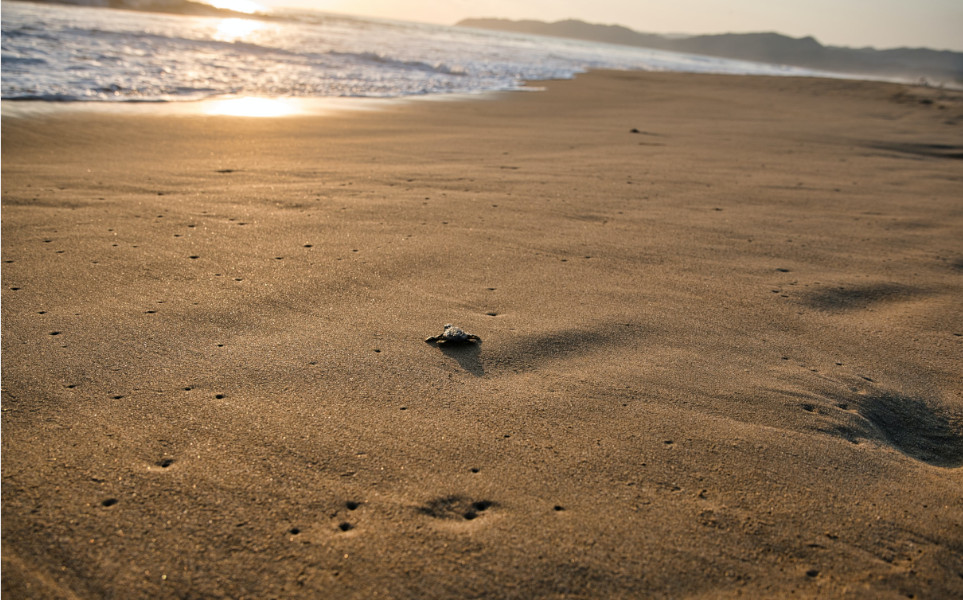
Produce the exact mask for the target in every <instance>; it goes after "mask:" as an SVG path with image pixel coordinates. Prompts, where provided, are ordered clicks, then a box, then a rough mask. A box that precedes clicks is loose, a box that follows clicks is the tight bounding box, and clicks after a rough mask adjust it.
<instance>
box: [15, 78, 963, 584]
mask: <svg viewBox="0 0 963 600" xmlns="http://www.w3.org/2000/svg"><path fill="white" fill-rule="evenodd" d="M545 87H546V88H547V90H546V91H543V92H538V93H535V92H531V93H524V92H516V93H506V94H496V95H494V96H491V97H485V98H478V99H473V100H459V101H449V102H438V101H416V102H407V103H385V105H384V106H383V107H382V109H381V110H375V111H347V112H335V113H331V114H326V115H313V116H311V115H308V116H301V117H285V118H277V119H247V118H236V117H230V118H229V117H215V116H202V115H193V116H192V115H188V114H166V113H165V110H164V109H163V107H158V108H157V109H156V110H154V109H153V108H148V109H147V110H136V111H127V110H121V111H119V112H118V113H116V114H111V113H109V112H104V111H93V112H74V111H54V112H51V113H49V114H36V115H34V116H29V117H13V116H11V115H10V110H12V109H10V108H9V107H7V106H5V107H4V111H5V113H6V114H5V116H4V117H3V132H2V135H3V163H2V164H3V179H2V184H3V213H2V221H3V238H2V246H3V265H2V274H3V303H2V308H3V316H2V318H3V323H2V325H3V355H2V359H3V365H2V366H3V403H2V410H3V417H2V424H3V431H2V434H3V435H2V445H3V465H2V474H3V486H2V495H3V504H2V507H3V521H2V524H3V549H2V550H3V551H2V559H3V593H4V599H5V600H14V599H17V598H118V599H120V598H123V599H127V598H222V597H223V598H251V599H262V598H358V599H362V598H364V599H367V598H647V597H653V598H660V597H667V598H727V597H734V596H740V595H742V596H746V597H752V598H761V597H768V598H773V597H790V596H791V597H796V598H799V597H810V598H816V597H818V598H951V597H957V598H958V597H963V559H961V556H963V469H961V466H963V376H961V364H963V302H961V298H963V168H961V166H963V162H961V160H960V158H961V157H963V101H961V98H960V95H959V94H955V93H950V92H941V91H939V90H933V89H925V88H910V87H902V86H898V85H895V84H883V83H865V82H851V81H835V80H818V79H790V78H754V77H726V76H705V75H699V76H696V75H682V74H641V73H636V74H629V73H611V72H598V73H591V74H588V75H584V76H581V77H579V78H577V79H576V80H574V81H559V82H549V83H548V84H546V85H545ZM14 108H16V107H14ZM151 111H153V113H154V114H152V113H151ZM633 130H634V131H633ZM445 323H455V324H457V325H459V326H461V327H463V328H464V329H465V330H467V331H470V332H472V333H475V334H477V335H479V336H480V337H481V338H482V340H483V341H482V342H481V343H480V344H474V345H468V346H464V347H459V348H444V347H440V346H436V345H432V344H427V343H425V341H424V340H425V337H427V336H429V335H436V334H438V333H441V330H442V327H443V326H444V324H445Z"/></svg>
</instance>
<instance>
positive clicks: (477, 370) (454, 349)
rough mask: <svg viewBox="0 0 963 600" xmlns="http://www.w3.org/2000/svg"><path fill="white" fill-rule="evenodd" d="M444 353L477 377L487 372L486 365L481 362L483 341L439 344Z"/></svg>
mask: <svg viewBox="0 0 963 600" xmlns="http://www.w3.org/2000/svg"><path fill="white" fill-rule="evenodd" d="M438 348H439V349H441V352H442V354H444V355H445V356H448V357H451V358H453V359H455V360H456V361H457V362H458V365H459V366H461V368H462V369H465V370H466V371H468V372H469V373H471V374H472V375H474V376H476V377H481V376H482V375H484V374H485V367H484V366H482V362H481V342H467V343H463V344H453V343H451V342H447V343H444V344H438Z"/></svg>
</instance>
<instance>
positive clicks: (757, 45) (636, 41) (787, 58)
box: [457, 19, 963, 86]
mask: <svg viewBox="0 0 963 600" xmlns="http://www.w3.org/2000/svg"><path fill="white" fill-rule="evenodd" d="M457 26H459V27H473V28H477V29H493V30H498V31H508V32H514V33H526V34H535V35H546V36H553V37H563V38H573V39H578V40H586V41H592V42H604V43H608V44H621V45H625V46H640V47H644V48H653V49H656V50H669V51H672V52H684V53H687V54H702V55H706V56H716V57H720V58H731V59H738V60H748V61H755V62H764V63H774V64H783V65H792V66H796V67H804V68H808V69H818V70H822V71H831V72H837V73H846V74H852V75H856V74H861V75H872V76H879V77H899V78H908V79H912V80H921V79H922V80H927V81H929V82H932V83H945V84H952V85H954V86H960V85H963V52H951V51H948V50H931V49H928V48H895V49H889V50H877V49H874V48H845V47H839V46H823V45H822V44H820V43H819V42H818V41H816V40H815V39H814V38H812V37H804V38H792V37H789V36H785V35H782V34H779V33H726V34H720V35H694V36H667V35H659V34H653V33H641V32H638V31H634V30H632V29H629V28H627V27H622V26H619V25H599V24H593V23H586V22H584V21H578V20H572V19H570V20H565V21H556V22H554V23H548V22H545V21H512V20H508V19H464V20H462V21H459V22H458V23H457Z"/></svg>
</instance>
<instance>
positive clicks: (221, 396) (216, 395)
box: [214, 394, 225, 400]
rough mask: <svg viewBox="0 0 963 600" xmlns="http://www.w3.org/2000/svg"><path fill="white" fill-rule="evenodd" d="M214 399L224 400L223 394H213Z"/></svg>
mask: <svg viewBox="0 0 963 600" xmlns="http://www.w3.org/2000/svg"><path fill="white" fill-rule="evenodd" d="M214 397H215V398H217V399H218V400H223V399H224V398H225V396H224V394H214Z"/></svg>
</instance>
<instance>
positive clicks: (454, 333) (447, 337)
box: [425, 323, 481, 344]
mask: <svg viewBox="0 0 963 600" xmlns="http://www.w3.org/2000/svg"><path fill="white" fill-rule="evenodd" d="M425 341H426V342H428V343H429V344H431V343H433V342H443V343H445V344H465V343H467V342H474V341H479V342H480V341H481V338H480V337H478V336H477V335H475V334H472V333H467V332H466V331H465V330H464V329H462V328H461V327H455V326H454V325H452V324H451V323H449V324H447V325H445V331H444V332H442V334H441V335H433V336H431V337H430V338H428V339H426V340H425Z"/></svg>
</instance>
